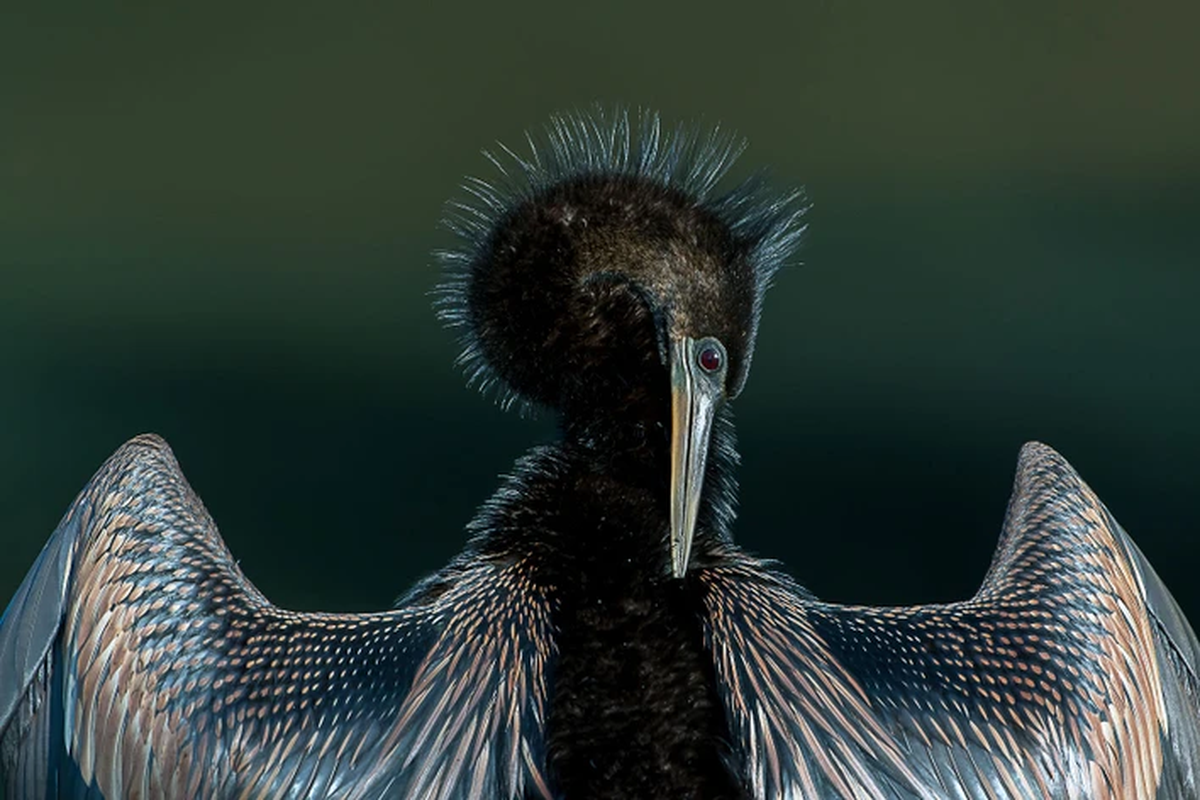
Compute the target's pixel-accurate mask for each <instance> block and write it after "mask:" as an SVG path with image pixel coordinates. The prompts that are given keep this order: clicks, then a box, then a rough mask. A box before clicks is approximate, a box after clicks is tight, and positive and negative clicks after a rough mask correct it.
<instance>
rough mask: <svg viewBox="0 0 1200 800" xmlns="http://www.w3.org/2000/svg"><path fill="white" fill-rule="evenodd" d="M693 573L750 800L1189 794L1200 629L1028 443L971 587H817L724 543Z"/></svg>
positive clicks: (1199, 736)
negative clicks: (838, 592) (883, 602)
mask: <svg viewBox="0 0 1200 800" xmlns="http://www.w3.org/2000/svg"><path fill="white" fill-rule="evenodd" d="M699 578H700V581H701V583H702V585H703V587H704V592H705V598H706V600H705V603H706V609H707V614H708V620H707V635H708V640H709V645H710V647H711V649H712V653H713V659H714V663H715V666H716V673H717V679H718V684H719V687H720V689H721V694H722V696H723V698H724V700H725V704H726V710H727V715H728V718H729V720H730V725H731V728H732V731H733V734H734V737H735V746H736V750H737V751H738V756H739V758H740V760H741V763H742V764H743V772H744V774H745V775H746V778H747V781H748V783H749V785H750V786H751V789H752V791H753V793H754V795H755V796H756V797H761V798H768V797H811V798H817V797H821V798H824V797H841V798H852V797H853V798H860V797H863V798H881V799H883V798H918V797H922V798H923V797H963V798H1030V797H1064V798H1095V799H1100V798H1113V800H1125V799H1127V798H1159V799H1160V800H1161V799H1164V798H1172V799H1173V800H1174V798H1189V797H1190V798H1196V797H1200V791H1198V788H1197V787H1198V784H1197V772H1198V767H1197V759H1200V747H1198V746H1197V745H1198V743H1200V703H1198V702H1197V681H1196V671H1195V665H1196V663H1197V661H1198V660H1200V645H1198V644H1197V640H1196V637H1195V634H1194V633H1193V632H1192V629H1191V627H1190V626H1189V625H1188V623H1187V620H1186V618H1184V616H1183V614H1182V613H1181V612H1180V611H1179V608H1178V606H1177V605H1176V604H1175V601H1174V600H1173V599H1172V598H1171V596H1170V593H1169V592H1168V591H1167V590H1166V587H1165V586H1163V584H1162V582H1161V580H1159V578H1158V576H1157V575H1155V574H1154V571H1153V569H1152V568H1151V567H1150V565H1149V563H1148V562H1147V561H1146V560H1145V558H1144V556H1142V555H1141V553H1140V551H1138V550H1137V548H1136V546H1135V545H1134V544H1133V542H1132V541H1131V540H1130V539H1129V537H1128V536H1127V535H1126V534H1125V532H1124V531H1123V530H1122V529H1121V527H1120V526H1119V525H1118V524H1117V523H1116V522H1115V520H1113V518H1112V516H1111V515H1110V514H1109V512H1108V510H1107V509H1105V508H1104V506H1103V504H1102V503H1100V501H1099V500H1098V499H1097V498H1096V497H1095V495H1094V494H1093V493H1092V491H1091V489H1090V488H1089V487H1088V486H1087V485H1086V484H1085V483H1084V482H1083V481H1082V480H1081V479H1080V478H1079V476H1078V475H1077V474H1076V473H1075V471H1074V470H1073V469H1072V468H1071V467H1070V465H1069V464H1067V463H1066V461H1065V460H1063V459H1062V457H1061V456H1059V455H1058V454H1057V453H1055V452H1054V451H1053V450H1051V449H1050V448H1048V447H1046V446H1045V445H1040V444H1030V445H1026V447H1025V448H1024V449H1023V450H1022V453H1021V457H1020V461H1019V465H1018V471H1017V479H1016V484H1015V487H1014V492H1013V497H1012V500H1011V501H1010V504H1009V511H1008V515H1007V517H1006V521H1005V524H1004V529H1003V532H1002V535H1001V538H1000V542H999V545H998V547H997V550H996V555H995V558H994V559H993V562H992V565H991V567H990V568H989V570H988V573H987V576H986V577H985V579H984V582H983V585H982V587H981V588H980V590H979V592H978V593H977V594H976V596H975V597H974V598H972V599H970V600H967V601H963V602H961V603H953V604H948V605H930V606H914V607H908V608H868V607H857V606H842V605H835V604H828V603H821V602H818V601H816V600H814V599H812V598H811V596H810V595H808V594H807V593H806V592H804V591H803V590H802V589H800V588H799V587H798V586H796V585H795V584H794V583H793V582H792V581H791V579H790V578H787V577H786V576H784V575H782V574H781V573H779V572H778V571H777V570H776V569H775V568H774V567H773V566H772V565H771V564H769V563H766V562H761V561H757V560H754V559H750V558H748V557H746V556H744V555H742V554H740V553H739V552H737V551H735V550H730V552H729V554H728V557H727V558H726V559H725V560H724V562H722V563H719V564H717V565H716V566H712V567H708V568H706V569H705V570H703V571H701V572H700V573H699Z"/></svg>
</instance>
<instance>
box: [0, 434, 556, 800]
mask: <svg viewBox="0 0 1200 800" xmlns="http://www.w3.org/2000/svg"><path fill="white" fill-rule="evenodd" d="M434 586H436V587H437V588H436V591H434V590H432V589H431V587H434ZM552 652H553V649H552V643H551V638H550V626H549V610H548V601H547V599H546V597H545V596H544V595H543V594H542V593H541V592H540V590H539V589H538V587H536V586H535V585H533V584H532V583H531V582H530V581H529V580H528V579H527V577H526V576H525V575H524V573H523V572H522V564H521V563H520V562H513V563H504V564H496V563H489V562H487V561H486V560H482V559H474V560H467V559H461V560H460V561H458V562H456V563H455V564H452V565H451V566H450V567H448V568H447V569H446V570H444V571H443V572H442V573H440V574H439V575H437V576H435V578H434V579H431V580H430V581H429V582H427V584H426V585H425V587H424V590H423V591H419V592H417V593H415V594H413V595H411V596H410V598H409V599H408V601H407V602H406V603H405V604H404V605H402V606H400V607H398V608H396V609H394V610H392V611H387V612H382V613H378V614H360V615H349V614H347V615H338V614H305V613H296V612H290V611H286V610H283V609H280V608H277V607H275V606H273V605H272V604H270V603H269V602H268V601H267V600H266V599H265V598H264V597H263V596H262V595H261V593H259V592H258V590H257V589H255V588H254V586H253V585H252V584H250V582H249V581H248V580H247V579H246V578H245V576H244V575H243V574H242V572H241V570H240V569H239V568H238V566H237V564H236V563H235V562H234V560H233V558H232V556H231V555H230V553H229V551H228V549H227V548H226V546H225V543H224V541H223V540H222V539H221V537H220V534H219V533H218V532H217V528H216V526H215V525H214V524H213V522H212V519H211V518H210V517H209V515H208V512H207V511H206V510H205V508H204V506H203V505H202V504H201V502H200V500H199V498H198V497H196V495H195V494H194V492H193V491H192V489H191V487H190V486H188V484H187V482H186V480H185V479H184V477H183V475H182V473H181V472H180V470H179V467H178V464H177V463H176V462H175V459H174V456H173V454H172V453H171V451H170V449H169V448H168V447H167V445H166V444H165V443H164V442H163V441H162V440H161V439H158V438H157V437H153V436H143V437H139V438H137V439H134V440H132V441H131V442H129V443H127V444H126V445H125V446H123V447H122V448H121V449H120V450H118V451H117V453H116V454H114V456H113V457H112V458H111V459H109V461H108V462H107V463H106V464H105V465H104V467H102V468H101V470H100V471H99V472H98V473H97V474H96V476H95V477H94V478H93V479H92V481H91V482H90V483H89V484H88V486H87V487H86V488H85V489H84V491H83V492H82V493H81V494H80V496H79V498H78V499H77V500H76V502H75V503H74V505H73V506H72V507H71V510H70V511H68V513H67V515H66V516H65V517H64V519H63V521H62V523H61V524H60V525H59V527H58V528H57V530H56V531H55V533H54V535H53V536H52V537H51V539H50V541H49V543H48V544H47V545H46V547H45V549H44V550H43V551H42V553H41V555H40V556H39V557H38V560H37V562H36V563H35V565H34V567H33V569H32V570H31V571H30V572H29V574H28V576H27V577H26V579H25V581H24V583H22V585H21V587H20V589H18V591H17V593H16V595H15V596H14V598H13V600H12V601H11V602H10V604H9V606H8V609H7V610H6V611H5V615H4V617H3V618H2V619H0V770H2V771H3V772H4V775H5V778H6V781H7V783H6V786H7V791H8V794H7V796H9V797H11V798H15V799H18V800H25V798H43V797H46V798H49V797H58V796H63V797H69V796H77V797H89V796H94V797H107V798H110V799H114V800H115V798H121V797H126V796H129V797H133V796H140V797H164V798H167V797H199V796H204V797H250V796H254V797H259V796H270V797H294V798H318V797H320V798H362V799H363V800H366V799H367V798H382V797H410V796H417V795H418V794H419V795H420V796H426V797H431V798H445V799H446V800H449V798H460V797H473V796H478V795H479V794H480V793H481V792H482V793H483V794H485V795H487V796H494V797H510V798H523V797H526V796H542V797H550V796H551V794H550V791H549V789H548V786H547V781H546V778H545V774H544V771H545V767H544V761H545V754H544V753H545V750H544V741H543V740H544V736H543V730H542V728H543V726H544V718H545V703H546V682H545V675H546V672H547V670H548V663H549V661H550V659H551V657H552Z"/></svg>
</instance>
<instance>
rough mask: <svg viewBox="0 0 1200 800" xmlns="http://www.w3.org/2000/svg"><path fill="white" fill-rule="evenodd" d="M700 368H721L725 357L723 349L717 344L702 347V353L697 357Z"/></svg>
mask: <svg viewBox="0 0 1200 800" xmlns="http://www.w3.org/2000/svg"><path fill="white" fill-rule="evenodd" d="M696 361H697V362H699V364H700V368H701V369H703V370H704V371H705V372H716V371H717V370H719V369H720V368H721V364H722V363H723V361H724V359H722V358H721V351H720V350H719V349H717V346H716V345H712V344H709V345H705V346H704V347H702V348H701V349H700V355H698V356H697V357H696Z"/></svg>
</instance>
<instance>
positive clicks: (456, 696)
mask: <svg viewBox="0 0 1200 800" xmlns="http://www.w3.org/2000/svg"><path fill="white" fill-rule="evenodd" d="M638 126H639V127H638V129H637V130H636V131H632V130H631V127H630V123H629V120H628V118H627V117H626V116H625V115H622V114H617V115H612V116H606V115H604V114H603V113H600V112H596V113H594V114H591V115H578V116H568V117H563V118H559V119H557V120H556V121H554V122H553V123H552V124H551V126H550V128H549V129H548V131H547V134H546V136H545V138H544V140H541V141H537V142H533V143H532V150H531V152H530V154H529V155H528V156H524V157H518V156H515V155H513V154H511V153H509V154H508V156H507V157H505V158H497V159H494V163H495V164H496V166H497V168H498V169H499V170H500V172H501V175H502V180H501V182H500V183H499V184H495V185H494V184H490V183H486V182H482V181H472V182H471V183H469V184H468V190H469V191H470V192H471V193H472V195H473V198H474V199H473V200H472V201H471V202H469V203H464V204H460V205H457V206H455V209H456V210H455V212H454V214H453V220H452V226H453V227H454V228H455V230H456V231H457V232H458V233H459V235H460V242H461V244H460V247H459V249H456V250H452V251H449V252H447V253H444V254H443V255H442V257H443V260H444V261H445V263H446V265H447V268H448V271H449V273H450V279H449V281H448V282H447V283H446V284H445V285H444V286H443V287H442V290H441V298H440V299H439V309H440V313H441V314H442V315H443V317H444V318H445V319H446V320H448V321H449V322H450V323H451V324H453V325H456V326H459V327H460V328H461V330H462V335H463V342H464V355H463V359H462V360H463V363H464V365H465V367H466V370H467V372H468V374H469V376H470V378H471V380H472V381H474V382H476V383H478V384H480V385H482V386H484V387H485V388H489V387H494V388H495V390H496V391H497V392H498V394H499V396H500V398H501V400H502V402H503V403H504V404H505V405H510V404H512V403H514V402H521V403H525V404H530V405H538V406H542V407H547V408H549V409H552V410H553V411H554V412H555V413H556V414H557V415H558V418H559V419H560V421H561V430H562V437H561V440H560V441H559V442H557V443H555V444H553V445H550V446H546V447H542V448H538V449H535V450H533V451H532V452H530V453H529V454H528V455H526V456H525V457H524V458H522V459H521V460H520V461H519V462H518V463H517V465H516V467H515V469H514V471H513V474H512V476H511V477H509V478H508V479H506V480H505V482H504V483H503V485H502V486H501V487H500V489H499V490H498V491H497V492H496V494H495V495H494V496H493V497H492V498H491V499H490V500H489V501H487V502H486V503H485V504H484V505H483V507H482V509H481V510H480V511H479V513H478V514H477V515H476V517H475V518H474V520H473V521H472V522H471V523H470V525H469V526H468V527H469V531H470V533H471V539H470V542H469V543H468V545H467V547H466V549H465V550H464V551H463V553H462V554H461V555H460V556H459V557H457V558H456V559H455V560H454V561H453V562H452V563H451V564H449V565H448V566H447V567H445V568H444V569H442V570H441V571H439V572H438V573H436V574H434V575H432V576H430V577H429V578H427V579H426V580H425V581H423V582H421V583H420V584H418V585H417V586H416V587H414V588H413V590H412V591H410V592H409V594H408V595H406V596H405V597H404V598H403V599H402V600H401V601H400V603H399V604H398V605H397V607H396V608H395V609H393V610H391V611H386V612H382V613H378V614H302V613H295V612H289V611H285V610H283V609H279V608H277V607H275V606H273V605H272V604H271V603H270V602H269V601H267V600H266V599H265V598H264V597H262V595H261V594H259V593H258V591H257V590H256V589H255V588H254V587H253V586H252V585H251V584H250V583H249V582H248V581H247V580H246V579H245V576H243V575H242V573H241V572H240V570H239V569H238V567H237V564H236V562H235V561H234V560H233V558H232V556H231V555H230V554H229V552H228V550H227V549H226V547H225V545H224V542H223V541H222V540H221V538H220V535H219V534H218V532H217V529H216V526H215V525H214V523H213V521H212V519H211V518H210V517H209V516H208V513H207V511H206V510H205V509H204V507H203V505H202V504H201V503H200V500H199V498H198V497H197V496H196V495H195V494H194V493H193V492H192V490H191V488H190V487H189V486H188V485H187V483H186V481H185V479H184V478H183V475H182V473H181V472H180V470H179V467H178V465H177V463H176V462H175V460H174V457H173V455H172V454H171V452H170V450H169V449H168V448H167V446H166V444H165V443H164V442H162V441H161V440H160V439H157V438H156V437H139V438H137V439H134V440H133V441H131V442H129V443H128V444H126V445H125V446H123V447H122V448H121V449H120V450H118V451H117V453H116V454H115V455H114V456H113V457H112V458H111V459H110V460H109V461H108V462H107V463H106V464H105V465H104V466H103V467H102V468H101V469H100V471H99V472H98V473H97V475H96V476H95V477H94V478H93V479H92V481H91V482H90V483H89V484H88V486H87V487H85V488H84V490H83V492H82V493H81V494H80V496H79V498H78V499H77V500H76V502H75V504H74V505H73V506H72V507H71V509H70V510H69V511H68V513H67V515H66V517H65V518H64V520H63V522H62V523H61V524H60V526H59V528H58V529H57V530H56V531H55V533H54V535H53V536H52V537H51V540H50V542H49V543H48V544H47V546H46V549H45V550H44V551H43V553H42V555H41V556H40V557H39V559H38V561H37V562H36V563H35V564H34V566H33V568H32V569H31V570H30V572H29V575H28V576H27V577H26V579H25V582H24V583H23V584H22V586H21V588H20V589H19V590H18V592H17V594H16V595H15V596H14V598H13V600H12V602H11V603H10V605H9V607H8V609H7V610H6V611H5V615H4V617H3V618H0V768H2V769H3V771H4V774H5V778H6V786H7V790H8V795H9V796H10V797H15V798H40V797H54V796H66V797H104V798H108V799H109V800H114V798H118V797H127V796H141V797H199V796H203V797H242V796H272V797H274V796H287V797H302V798H318V797H321V798H324V797H331V798H332V797H336V798H383V797H398V798H401V797H432V798H457V797H496V798H532V797H541V798H558V797H567V798H581V797H582V798H589V799H590V798H606V797H611V798H641V797H681V798H685V797H686V798H721V797H723V798H742V797H754V798H776V797H805V798H818V797H819V798H825V797H836V798H879V799H881V800H882V799H884V798H940V797H964V798H965V797H971V798H975V797H994V798H1017V797H1055V798H1059V797H1062V798H1085V797H1086V798H1135V797H1139V798H1140V797H1145V798H1158V799H1159V800H1161V799H1163V798H1187V797H1193V798H1194V797H1197V796H1200V791H1198V788H1197V786H1198V783H1197V782H1198V774H1200V702H1198V698H1197V692H1198V686H1200V684H1198V683H1197V663H1198V661H1200V644H1198V643H1197V640H1196V637H1195V634H1194V633H1193V632H1192V630H1191V628H1190V626H1189V625H1188V623H1187V621H1186V620H1185V619H1184V618H1183V616H1182V614H1181V613H1180V612H1179V609H1178V607H1177V606H1176V605H1175V603H1174V601H1173V600H1172V599H1171V596H1170V594H1169V593H1168V592H1167V590H1166V588H1165V587H1164V586H1163V585H1162V583H1161V581H1159V579H1158V577H1157V576H1156V575H1155V574H1154V572H1153V570H1152V569H1151V568H1150V566H1149V564H1147V563H1146V561H1145V559H1144V558H1143V557H1142V555H1141V554H1140V552H1139V551H1138V550H1137V548H1136V546H1134V545H1133V543H1132V541H1131V540H1130V539H1129V538H1128V537H1127V536H1126V534H1125V533H1124V531H1122V530H1121V528H1120V526H1119V525H1117V523H1116V522H1115V521H1114V520H1113V519H1112V517H1111V516H1110V515H1109V514H1108V512H1107V510H1106V509H1105V508H1104V507H1103V505H1102V504H1101V503H1100V502H1099V501H1098V500H1097V499H1096V497H1095V496H1094V495H1093V494H1092V493H1091V491H1090V489H1088V487H1087V486H1086V485H1085V484H1084V483H1083V482H1082V481H1081V480H1080V479H1079V477H1078V476H1077V475H1076V474H1075V473H1074V471H1073V470H1072V469H1071V468H1070V466H1069V465H1067V464H1066V462H1065V461H1063V460H1062V458H1061V457H1060V456H1058V454H1056V453H1054V451H1052V450H1050V449H1049V448H1047V447H1045V446H1043V445H1027V446H1026V447H1025V448H1024V449H1023V450H1022V453H1021V457H1020V461H1019V464H1018V472H1017V481H1016V485H1015V488H1014V492H1013V499H1012V502H1011V504H1010V508H1009V513H1008V516H1007V518H1006V521H1005V524H1004V531H1003V534H1002V537H1001V541H1000V545H999V547H998V549H997V553H996V557H995V560H994V562H993V565H992V567H991V569H990V570H989V572H988V575H987V576H986V577H985V580H984V583H983V586H982V587H981V589H980V591H979V592H978V593H977V595H976V596H975V597H973V598H971V599H970V600H967V601H963V602H960V603H954V604H949V605H939V606H917V607H911V608H864V607H854V606H839V605H833V604H827V603H821V602H819V601H817V600H815V599H814V598H812V597H811V595H809V594H808V593H807V592H805V591H804V590H803V589H801V588H800V587H799V586H798V585H797V584H796V583H795V582H793V581H792V580H791V579H790V578H789V577H788V576H786V575H785V574H784V573H782V572H781V571H780V569H779V568H778V567H777V566H776V565H774V564H772V563H770V562H765V561H761V560H758V559H755V558H752V557H750V556H749V555H747V554H745V553H744V552H742V551H741V550H740V549H738V548H737V546H736V545H735V544H734V543H733V540H732V536H731V530H730V528H731V524H732V522H733V507H734V499H735V498H734V495H735V483H734V479H733V469H734V467H735V465H736V461H737V456H736V453H735V450H734V436H733V424H732V421H731V417H730V415H729V410H728V401H729V400H730V399H732V398H734V397H736V396H737V394H738V393H739V392H740V390H741V388H742V386H743V385H744V383H745V380H746V376H747V372H748V370H749V365H750V360H751V356H752V354H753V348H754V340H755V333H756V329H757V322H758V315H759V312H760V309H761V306H762V297H763V293H764V292H765V290H766V286H767V284H768V283H769V280H770V278H771V276H772V274H773V273H774V272H775V270H776V269H777V268H778V267H779V266H780V264H781V263H782V262H783V261H784V260H786V259H787V258H788V257H789V254H790V253H791V252H792V250H793V249H794V246H795V244H796V242H797V240H798V237H799V235H800V231H801V225H800V218H801V211H802V206H801V204H800V202H799V199H798V195H796V194H794V193H791V194H784V195H782V196H776V195H772V194H771V193H770V192H768V191H766V190H765V189H764V188H763V187H762V186H761V185H760V184H759V183H758V182H750V183H747V184H743V185H741V186H739V187H736V188H733V189H732V190H730V191H728V192H725V193H718V192H717V191H716V185H717V184H718V182H719V181H720V179H721V177H722V175H723V174H724V172H725V169H726V168H727V166H728V164H729V163H730V161H731V160H732V159H733V157H734V156H735V155H736V152H737V149H738V148H737V146H735V144H734V143H733V142H732V140H729V139H727V138H724V137H721V136H718V135H713V136H697V135H693V134H689V133H687V132H686V131H680V132H676V133H675V134H673V135H670V136H667V135H664V134H663V133H662V131H661V129H660V127H659V124H658V121H657V118H655V117H653V116H644V117H643V118H641V119H640V120H639V121H638Z"/></svg>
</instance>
